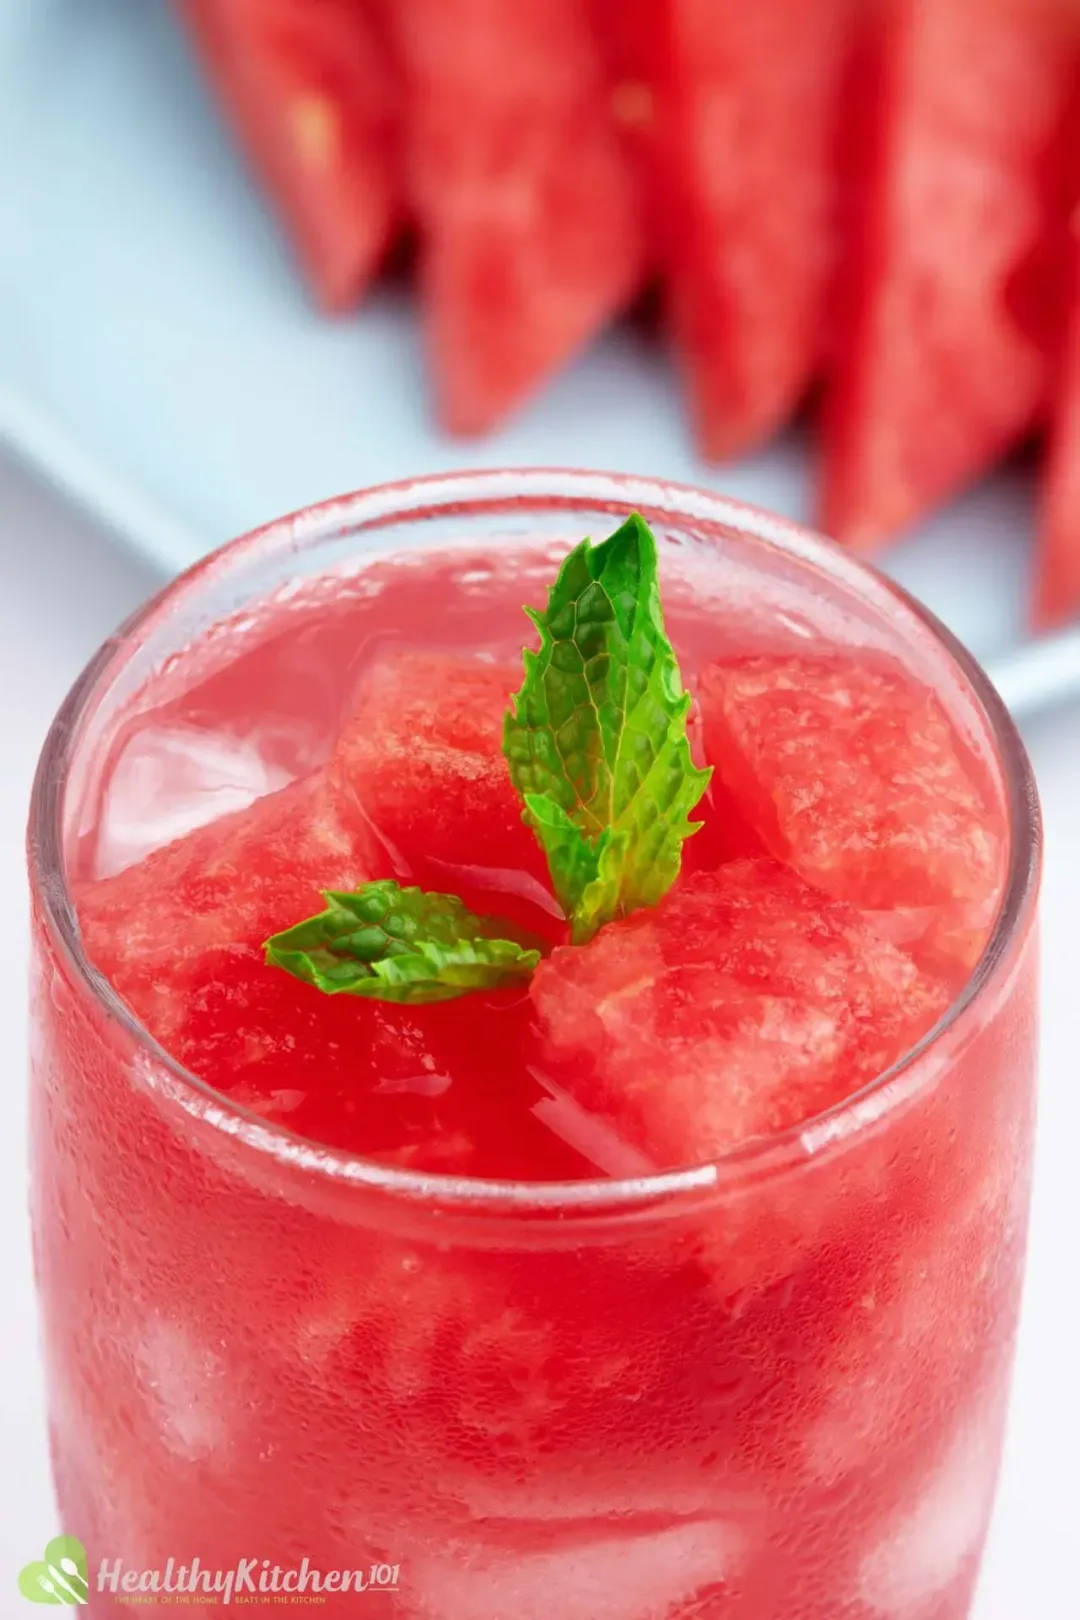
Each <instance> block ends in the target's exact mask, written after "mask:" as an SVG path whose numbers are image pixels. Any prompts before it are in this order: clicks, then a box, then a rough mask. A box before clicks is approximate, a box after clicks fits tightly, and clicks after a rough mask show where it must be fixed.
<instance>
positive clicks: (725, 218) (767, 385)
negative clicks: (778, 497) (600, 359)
mask: <svg viewBox="0 0 1080 1620" xmlns="http://www.w3.org/2000/svg"><path fill="white" fill-rule="evenodd" d="M658 11H659V14H660V16H661V18H662V24H661V26H662V27H663V28H665V29H666V31H667V38H666V39H665V40H663V41H662V43H661V47H660V49H659V50H658V51H657V52H656V53H655V56H654V60H655V61H656V62H657V64H658V68H659V72H660V82H659V85H658V96H659V102H658V107H659V112H658V116H659V120H660V131H659V139H660V157H659V162H660V165H661V169H662V171H664V179H665V182H666V185H665V195H666V197H667V199H668V206H669V211H670V220H669V222H668V227H667V229H666V231H665V238H666V252H667V259H668V264H667V269H668V277H669V292H670V300H671V316H672V322H673V326H674V332H675V337H676V342H677V345H678V350H679V353H680V356H681V361H682V367H683V371H684V374H685V378H686V384H687V388H688V392H689V399H690V408H691V413H692V416H693V419H694V423H695V427H696V433H697V438H698V442H699V444H700V446H701V449H702V451H703V453H704V454H705V455H707V456H709V457H711V458H715V459H723V458H727V457H732V456H737V455H740V454H742V453H743V452H745V451H747V450H749V449H752V448H754V447H755V446H757V445H759V444H760V443H762V442H763V441H764V440H765V439H767V438H768V437H769V435H770V434H771V433H773V432H774V431H775V430H776V429H777V428H778V427H779V426H781V425H782V424H783V422H784V421H785V420H786V419H787V418H788V417H789V416H790V415H791V413H792V411H793V410H794V409H795V408H796V406H797V405H798V404H799V402H800V399H801V397H802V395H803V394H804V393H805V391H806V388H807V385H808V384H809V382H810V381H811V379H812V377H813V375H814V373H815V371H816V369H817V367H818V365H819V363H820V361H821V360H822V358H823V342H824V336H825V331H826V328H825V306H826V301H827V293H828V290H829V286H830V282H831V277H832V272H833V267H834V263H835V258H836V252H837V225H838V214H837V185H836V166H835V143H836V137H835V129H834V125H835V123H836V119H837V108H838V104H839V89H840V84H841V80H842V75H843V71H844V66H845V63H846V60H847V52H848V49H849V47H850V43H851V32H850V26H849V23H850V16H851V13H852V11H853V5H852V0H814V3H807V0H756V3H755V4H753V5H748V6H745V7H739V6H717V5H716V4H715V3H714V0H663V3H662V4H660V5H659V7H658Z"/></svg>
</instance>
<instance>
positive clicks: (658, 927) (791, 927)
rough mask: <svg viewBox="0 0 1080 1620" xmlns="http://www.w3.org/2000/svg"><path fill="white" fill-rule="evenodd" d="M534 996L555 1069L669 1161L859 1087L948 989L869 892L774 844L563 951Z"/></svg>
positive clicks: (750, 1134)
mask: <svg viewBox="0 0 1080 1620" xmlns="http://www.w3.org/2000/svg"><path fill="white" fill-rule="evenodd" d="M532 999H533V1003H534V1005H535V1009H536V1015H537V1018H538V1020H539V1023H540V1027H541V1031H542V1040H543V1053H544V1061H545V1063H546V1064H547V1065H548V1066H549V1068H550V1072H551V1074H552V1076H553V1077H554V1078H555V1079H556V1080H557V1081H558V1083H559V1084H561V1085H562V1086H563V1087H564V1088H565V1089H566V1090H569V1091H571V1092H572V1094H573V1095H574V1097H575V1099H576V1100H577V1101H578V1102H579V1103H580V1104H581V1105H582V1106H583V1107H584V1108H586V1109H587V1110H589V1112H590V1113H593V1114H597V1115H600V1116H601V1117H603V1118H606V1119H607V1120H609V1121H610V1123H611V1124H612V1125H613V1126H614V1127H615V1129H616V1130H617V1131H618V1132H619V1134H620V1135H621V1136H622V1137H623V1138H625V1139H626V1140H627V1141H629V1142H631V1143H633V1144H634V1145H635V1146H636V1147H638V1148H639V1149H640V1150H641V1151H642V1152H643V1153H645V1154H646V1155H647V1156H648V1158H649V1159H650V1160H651V1161H652V1162H653V1163H654V1164H656V1165H658V1166H661V1167H664V1166H677V1165H686V1164H694V1163H698V1162H701V1161H704V1160H707V1159H709V1158H712V1157H714V1156H715V1155H718V1154H722V1153H724V1152H726V1151H728V1150H730V1149H732V1148H735V1147H737V1146H739V1145H740V1144H742V1143H745V1142H748V1141H750V1140H751V1139H753V1138H758V1137H763V1136H768V1135H772V1134H774V1133H776V1132H780V1131H784V1130H786V1129H788V1128H789V1127H791V1126H794V1125H797V1124H799V1123H801V1122H802V1121H804V1120H806V1119H807V1118H809V1117H810V1116H812V1115H814V1114H816V1113H818V1112H820V1111H822V1110H824V1109H827V1108H829V1107H831V1106H832V1105H834V1104H836V1103H839V1102H841V1101H842V1100H843V1099H844V1098H845V1097H848V1096H851V1095H853V1094H854V1093H855V1092H856V1091H858V1090H859V1088H860V1087H861V1086H862V1085H863V1084H865V1083H866V1082H867V1081H868V1080H870V1079H871V1078H873V1077H874V1076H875V1075H877V1074H879V1073H881V1072H882V1071H884V1070H885V1069H886V1068H888V1067H889V1066H890V1065H891V1064H892V1063H893V1062H894V1061H895V1060H896V1059H897V1058H899V1057H900V1056H901V1055H902V1054H903V1052H904V1051H905V1050H907V1049H908V1048H909V1047H910V1046H912V1045H913V1044H914V1043H915V1042H916V1041H917V1040H918V1039H919V1038H920V1037H921V1036H922V1035H923V1034H925V1033H926V1031H927V1030H928V1029H929V1028H930V1027H931V1026H932V1025H933V1024H934V1023H935V1021H936V1020H937V1018H938V1017H939V1016H940V1014H941V1013H942V1012H943V1011H944V1009H945V1007H946V1005H947V1004H948V999H949V996H948V992H947V991H946V990H945V988H944V987H943V986H942V985H941V983H940V982H939V981H938V980H936V979H935V978H933V977H931V976H929V975H927V974H924V973H923V972H921V971H920V970H919V969H918V968H917V967H916V965H915V963H914V962H913V961H912V959H911V958H910V957H909V956H907V955H906V954H905V953H904V952H903V951H900V950H898V949H897V948H896V947H895V946H894V945H892V944H891V943H889V942H888V941H887V940H885V939H883V938H882V937H881V936H880V935H879V934H878V933H877V932H876V930H875V929H874V927H873V926H872V924H871V923H869V922H868V921H867V920H866V919H865V918H864V917H863V916H862V915H861V913H859V912H858V911H857V910H856V909H855V908H854V907H852V906H849V905H846V904H844V903H843V902H841V901H835V900H831V899H829V898H828V897H827V896H826V895H824V894H822V893H821V892H820V891H819V890H816V889H813V888H811V887H810V885H809V884H807V883H804V882H803V880H802V879H801V878H800V877H798V876H797V874H796V873H794V872H793V871H791V870H790V869H789V868H787V867H785V866H782V865H781V864H779V863H778V862H774V861H771V860H758V861H737V862H733V863H731V864H730V865H728V866H724V867H722V868H721V869H720V870H719V871H717V872H714V873H697V874H695V875H693V876H691V877H687V878H685V879H684V880H683V882H682V883H680V884H679V885H678V886H677V887H676V888H675V889H673V890H672V891H671V892H670V893H669V894H668V895H667V896H666V897H665V899H664V900H662V901H661V902H660V904H659V905H658V906H657V907H655V908H653V909H649V910H645V911H640V912H638V913H636V914H635V915H634V916H633V917H630V918H629V919H627V920H626V921H625V922H618V923H613V924H611V925H609V926H608V927H607V928H605V929H603V930H602V931H601V932H600V934H598V935H597V937H596V938H595V939H594V940H593V941H592V942H591V943H590V944H589V945H587V946H585V947H584V948H581V949H566V948H560V949H558V950H556V951H555V952H554V953H553V955H552V956H551V957H549V958H548V959H547V960H546V961H544V962H542V963H541V965H540V967H539V968H538V969H537V971H536V974H535V977H534V979H533V985H532Z"/></svg>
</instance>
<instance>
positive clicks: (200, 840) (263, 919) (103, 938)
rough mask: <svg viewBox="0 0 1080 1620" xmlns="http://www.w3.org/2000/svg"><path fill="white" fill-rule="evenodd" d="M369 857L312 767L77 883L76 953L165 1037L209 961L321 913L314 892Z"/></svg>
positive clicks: (359, 874)
mask: <svg viewBox="0 0 1080 1620" xmlns="http://www.w3.org/2000/svg"><path fill="white" fill-rule="evenodd" d="M380 853H381V852H380V851H379V850H378V849H377V847H375V846H370V847H369V845H368V844H367V843H366V842H365V841H364V840H363V839H362V838H361V837H359V836H358V834H357V831H356V829H354V828H347V827H346V825H345V823H344V820H343V819H342V817H341V816H340V814H339V812H338V808H337V805H336V802H335V794H334V793H333V791H332V790H331V788H330V786H329V784H328V781H327V778H326V776H325V775H324V774H323V773H321V772H316V773H315V774H314V775H312V776H309V777H305V778H303V779H302V780H301V781H298V782H293V783H292V784H290V786H288V787H286V788H282V789H281V790H280V792H277V793H271V794H267V795H266V797H265V798H262V799H259V800H257V801H256V802H255V804H253V805H251V806H249V807H248V808H247V809H245V810H237V811H235V812H233V813H232V814H230V815H227V816H221V817H220V818H219V819H218V820H216V821H213V822H210V823H209V824H208V825H206V826H203V827H200V828H198V829H197V830H196V831H194V832H192V833H189V834H187V836H186V837H184V838H179V839H177V840H176V841H175V842H174V843H171V844H166V845H165V846H163V847H162V848H161V849H157V850H154V852H153V853H152V854H150V855H148V856H147V857H146V859H145V860H143V861H140V862H139V863H138V865H136V866H130V867H128V868H127V869H126V870H125V871H123V872H120V873H118V874H117V875H116V876H114V877H108V878H103V879H101V880H100V881H98V882H95V883H88V884H86V885H85V886H84V888H83V889H82V892H81V893H80V895H79V899H78V909H79V921H80V925H81V927H82V933H83V939H84V941H85V944H86V949H87V952H88V953H89V956H90V958H91V960H92V961H93V963H94V965H95V966H96V967H97V968H98V969H99V970H100V972H102V973H104V974H105V975H106V976H107V977H108V978H109V979H110V981H111V982H112V984H113V985H114V986H115V987H116V989H117V990H118V991H119V993H120V995H121V996H123V998H124V1000H125V1001H126V1002H127V1003H128V1005H129V1006H130V1007H131V1008H132V1009H133V1011H134V1012H135V1013H136V1014H137V1015H138V1016H139V1018H140V1019H142V1021H143V1022H144V1023H145V1024H146V1025H147V1027H148V1028H149V1029H150V1031H151V1032H152V1033H153V1034H154V1035H156V1036H157V1038H158V1039H159V1040H160V1041H162V1042H163V1043H165V1044H168V1043H169V1041H170V1040H171V1038H172V1036H173V1034H174V1032H175V1028H176V1025H177V1022H178V1020H179V1019H180V1018H181V1017H182V1008H183V1003H184V997H185V996H186V994H187V991H188V989H189V987H190V986H191V985H192V984H193V983H194V982H195V981H196V980H198V979H200V978H201V977H203V976H205V974H206V971H207V969H206V964H207V962H208V961H209V960H210V959H211V958H214V959H219V958H220V959H222V960H224V959H227V958H228V957H229V955H230V953H231V952H234V951H239V952H240V953H241V954H244V953H249V954H250V953H257V947H258V946H259V945H260V944H261V943H262V941H263V940H264V939H266V937H267V936H268V935H269V934H271V933H274V932H275V931H276V930H278V929H280V928H287V927H289V926H290V925H291V924H292V923H295V922H299V921H300V920H301V919H302V918H304V917H306V916H309V915H311V914H312V913H313V912H316V911H320V910H321V909H322V906H323V900H322V891H323V890H324V889H351V888H354V887H355V886H356V885H357V884H358V883H360V882H362V881H363V880H364V879H365V878H368V877H376V876H382V875H384V874H383V872H382V871H380V870H378V867H377V862H378V859H379V856H380ZM282 977H283V975H282Z"/></svg>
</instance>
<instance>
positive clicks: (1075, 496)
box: [1032, 213, 1080, 629]
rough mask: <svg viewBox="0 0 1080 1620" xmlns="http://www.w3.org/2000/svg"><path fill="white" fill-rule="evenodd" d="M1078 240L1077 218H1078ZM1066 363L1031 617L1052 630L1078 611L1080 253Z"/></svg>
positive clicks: (1047, 478)
mask: <svg viewBox="0 0 1080 1620" xmlns="http://www.w3.org/2000/svg"><path fill="white" fill-rule="evenodd" d="M1076 237H1077V240H1078V241H1080V213H1078V214H1077V217H1076ZM1076 271H1077V274H1076V295H1075V299H1074V304H1073V310H1072V319H1071V322H1070V323H1069V337H1068V343H1067V347H1066V354H1065V364H1064V369H1063V374H1062V380H1061V388H1060V393H1059V396H1058V400H1057V419H1056V421H1055V423H1054V432H1053V438H1052V440H1051V446H1050V455H1049V461H1048V464H1047V468H1046V474H1045V483H1044V489H1043V512H1042V530H1041V534H1040V550H1039V559H1038V574H1037V578H1036V586H1035V599H1034V603H1033V606H1032V618H1033V620H1034V623H1035V626H1036V628H1038V629H1051V628H1053V627H1054V626H1056V625H1060V624H1063V623H1064V622H1065V620H1066V619H1070V618H1071V617H1072V616H1073V614H1074V613H1076V611H1077V609H1080V254H1078V255H1077V256H1076Z"/></svg>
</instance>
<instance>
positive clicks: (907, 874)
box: [698, 653, 1006, 971]
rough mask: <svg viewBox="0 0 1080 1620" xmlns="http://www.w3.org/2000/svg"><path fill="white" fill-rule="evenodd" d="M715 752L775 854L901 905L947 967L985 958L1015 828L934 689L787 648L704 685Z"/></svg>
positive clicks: (855, 892) (719, 779)
mask: <svg viewBox="0 0 1080 1620" xmlns="http://www.w3.org/2000/svg"><path fill="white" fill-rule="evenodd" d="M698 696H699V702H700V705H701V710H702V714H703V718H704V726H705V751H706V755H707V758H708V760H709V763H710V764H711V765H713V766H714V768H715V776H714V779H713V789H714V793H715V795H716V809H717V811H718V813H720V814H721V815H722V814H723V805H724V799H725V797H726V798H727V800H728V801H729V802H730V804H731V805H732V807H733V810H734V813H735V815H736V817H737V818H738V819H739V820H740V821H741V822H749V824H750V825H751V826H752V827H753V828H754V829H755V831H756V832H757V834H758V836H759V837H760V838H761V840H762V842H763V844H764V845H765V847H766V848H767V849H768V851H769V853H770V854H772V855H773V856H775V857H776V858H777V859H779V860H784V861H788V862H790V864H791V865H792V866H793V867H794V868H795V869H796V870H797V871H798V872H799V873H800V874H801V875H802V877H804V878H805V879H806V880H807V882H809V883H813V884H815V885H817V887H819V888H820V889H823V890H824V891H825V892H826V893H828V894H831V895H833V896H835V897H836V898H837V899H842V900H847V901H849V902H851V903H852V904H854V905H857V906H860V907H862V908H864V909H866V910H881V911H899V913H900V917H899V922H900V924H901V925H902V930H903V929H906V931H907V932H906V935H905V934H904V933H903V932H901V934H900V935H897V934H896V933H895V931H894V932H893V936H892V937H893V938H894V942H896V943H913V942H914V940H916V939H917V938H918V937H919V936H920V935H923V934H925V935H927V945H928V949H931V950H933V951H936V952H937V953H938V954H939V955H940V956H941V959H942V966H947V965H951V966H952V967H954V968H955V969H956V970H957V971H964V970H966V969H968V968H970V967H971V966H973V965H974V961H975V960H976V959H977V957H978V955H979V954H980V953H981V950H982V946H983V944H984V943H985V939H986V934H987V931H988V929H989V927H990V925H991V923H992V922H993V919H994V915H995V913H996V910H997V905H998V900H999V898H1000V895H1001V889H1002V884H1003V882H1004V865H1005V859H1006V848H1005V835H1004V828H1003V825H1002V820H1001V812H1000V810H998V809H997V808H996V807H995V806H994V805H993V802H992V800H991V798H990V795H989V789H988V786H987V785H985V784H984V782H983V779H982V775H981V773H980V771H979V769H978V766H977V764H976V761H975V759H974V756H973V755H971V754H970V753H969V751H968V750H967V749H966V747H965V746H964V744H963V743H962V741H961V739H960V738H959V737H958V735H957V734H956V732H955V730H954V729H953V727H952V726H951V725H950V723H949V721H948V718H947V717H946V715H945V713H944V711H943V710H942V708H941V705H940V703H939V702H938V700H937V698H936V697H935V696H934V694H933V693H932V692H930V691H929V690H928V689H927V688H926V687H924V686H922V685H920V684H919V683H918V682H917V681H915V680H913V679H912V678H911V677H910V676H909V675H907V674H906V673H905V672H904V671H903V670H901V669H900V668H899V666H898V665H895V664H893V663H892V662H891V661H889V660H887V659H884V658H874V657H872V656H869V655H867V654H866V653H863V654H861V655H860V656H859V658H858V661H856V659H855V658H854V657H853V656H845V655H843V654H839V653H821V654H815V655H807V656H796V655H793V654H777V655H775V656H768V655H758V656H752V657H743V658H734V659H730V660H726V661H723V662H719V663H716V664H712V665H710V666H709V667H708V668H707V669H706V670H704V671H703V672H702V674H701V676H700V678H699V687H698Z"/></svg>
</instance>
